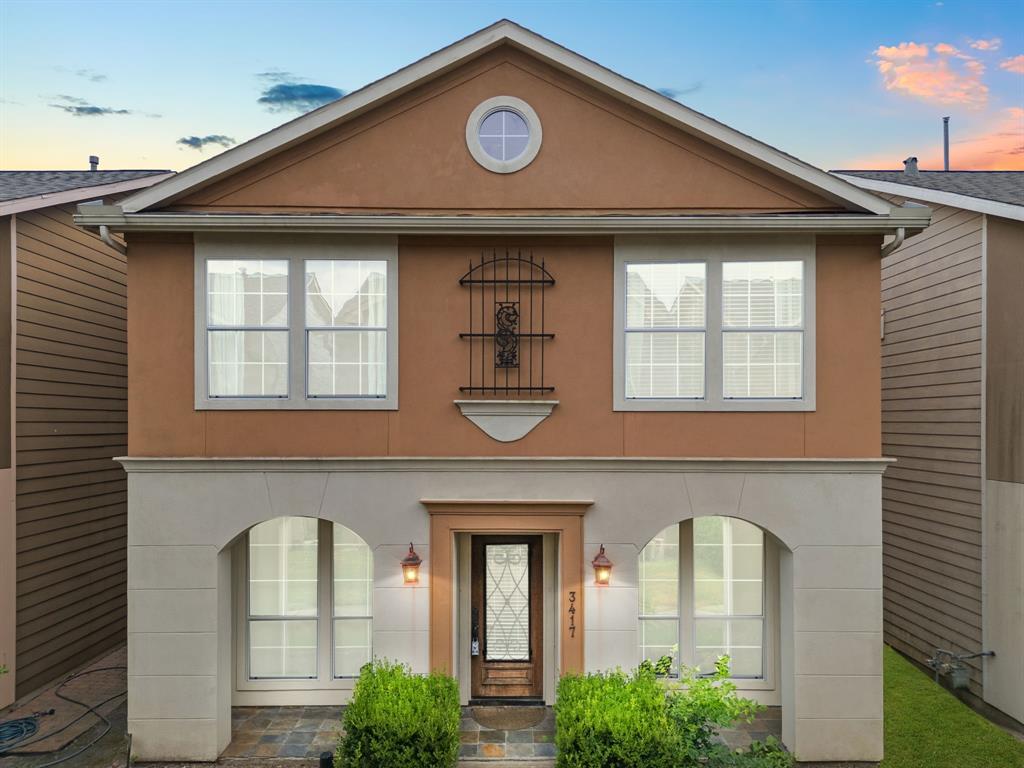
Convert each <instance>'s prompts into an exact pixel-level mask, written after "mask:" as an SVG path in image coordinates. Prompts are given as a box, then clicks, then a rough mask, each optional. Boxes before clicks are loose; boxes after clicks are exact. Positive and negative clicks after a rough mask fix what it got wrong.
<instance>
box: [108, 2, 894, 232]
mask: <svg viewBox="0 0 1024 768" xmlns="http://www.w3.org/2000/svg"><path fill="white" fill-rule="evenodd" d="M505 44H507V45H511V46H513V47H515V48H517V49H519V50H521V51H525V52H526V53H528V54H530V55H531V56H534V57H536V58H537V59H539V60H540V61H543V62H545V63H547V64H548V65H550V66H553V67H555V68H556V69H559V70H561V71H563V72H567V73H569V74H571V75H572V76H574V77H577V78H579V79H581V80H583V81H584V82H587V83H589V84H590V85H592V86H593V87H595V88H597V89H599V90H601V91H604V92H605V93H609V94H611V95H612V96H614V97H616V98H619V99H622V100H623V101H625V102H627V103H629V104H631V105H632V106H633V107H635V108H637V109H640V110H642V111H644V112H646V113H648V114H650V115H653V116H655V117H657V118H659V119H661V120H664V121H665V122H666V123H669V124H670V125H673V126H675V127H677V128H679V129H681V130H684V131H686V132H687V133H690V134H692V135H694V136H696V137H697V138H699V139H701V140H703V141H707V142H709V143H711V144H713V145H714V146H716V147H720V148H722V149H725V150H727V151H729V152H731V153H732V154H735V155H737V156H739V157H741V158H744V159H746V160H748V161H749V162H751V163H753V164H755V165H757V166H759V167H761V168H765V169H767V170H770V171H772V172H774V173H777V174H779V175H781V176H783V177H784V178H786V179H789V180H790V181H792V182H794V183H796V184H798V185H799V186H801V187H803V188H805V189H810V190H812V191H814V192H817V193H818V194H821V195H824V196H825V197H827V198H828V199H830V200H832V201H834V202H836V203H838V204H839V205H841V206H842V207H844V208H849V209H852V210H860V211H866V212H868V213H876V214H884V213H886V212H887V211H888V210H889V204H888V203H887V202H886V201H885V200H882V199H881V198H879V197H876V196H875V195H873V194H871V193H869V192H865V191H864V190H862V189H860V188H859V187H857V186H855V185H853V184H850V183H849V182H848V181H847V180H845V179H840V178H838V177H836V176H834V175H831V174H829V173H827V172H825V171H822V170H820V169H818V168H815V167H814V166H812V165H809V164H808V163H805V162H803V161H801V160H798V159H796V158H795V157H793V156H792V155H788V154H786V153H785V152H782V151H780V150H778V149H776V148H775V147H772V146H769V145H768V144H765V143H763V142H760V141H757V140H756V139H753V138H751V137H750V136H747V135H746V134H743V133H740V132H739V131H737V130H735V129H733V128H730V127H729V126H727V125H724V124H723V123H720V122H718V121H717V120H713V119H712V118H710V117H708V116H707V115H703V114H701V113H700V112H697V111H695V110H693V109H690V108H689V107H685V106H683V105H682V104H680V103H679V102H677V101H675V100H674V99H670V98H668V97H666V96H664V95H662V94H660V93H658V92H657V91H655V90H652V89H650V88H647V87H645V86H642V85H640V84H639V83H636V82H634V81H632V80H629V79H627V78H625V77H623V76H622V75H619V74H616V73H615V72H612V71H611V70H609V69H606V68H605V67H602V66H601V65H600V64H597V63H596V62H594V61H591V60H590V59H587V58H585V57H583V56H581V55H579V54H578V53H574V52H573V51H570V50H568V49H567V48H563V47H562V46H560V45H558V44H557V43H554V42H552V41H551V40H548V39H547V38H545V37H541V36H540V35H538V34H536V33H535V32H531V31H530V30H528V29H525V28H524V27H521V26H519V25H518V24H515V23H513V22H511V21H508V20H507V19H503V20H501V21H499V22H497V23H495V24H492V25H491V26H489V27H485V28H484V29H481V30H479V31H478V32H474V33H473V34H471V35H469V36H468V37H465V38H463V39H462V40H459V41H458V42H456V43H453V44H452V45H449V46H448V47H446V48H442V49H441V50H439V51H437V52H435V53H432V54H430V55H429V56H427V57H425V58H423V59H420V60H419V61H417V62H415V63H413V64H410V65H409V66H407V67H404V68H402V69H399V70H398V71H397V72H394V73H393V74H391V75H388V76H387V77H385V78H383V79H381V80H378V81H376V82H374V83H371V84H369V85H367V86H366V87H365V88H361V89H359V90H358V91H354V92H352V93H350V94H348V95H347V96H345V97H344V98H341V99H338V100H337V101H335V102H332V103H330V104H327V105H325V106H323V107H320V108H319V109H316V110H313V111H312V112H309V113H308V114H306V115H303V116H302V117H299V118H296V119H295V120H292V121H290V122H288V123H285V124H284V125H282V126H279V127H278V128H275V129H273V130H271V131H268V132H267V133H264V134H262V135H261V136H257V137H256V138H255V139H252V140H251V141H247V142H245V143H244V144H240V145H238V146H237V147H232V148H231V149H229V150H227V151H226V152H222V153H221V154H219V155H217V156H216V157H213V158H210V159H209V160H206V161H205V162H202V163H199V164H198V165H195V166H193V167H192V168H189V169H188V170H186V171H183V172H181V173H179V174H178V175H177V176H175V177H174V178H172V179H168V180H167V181H165V182H162V183H161V184H159V185H157V186H155V187H153V188H152V189H148V190H145V191H143V192H140V193H138V194H135V195H132V196H131V197H130V198H128V199H127V200H125V201H124V210H125V211H126V212H129V213H135V212H139V211H143V210H146V209H147V208H153V207H158V206H162V205H167V204H168V203H170V202H172V201H173V200H175V199H176V198H179V197H181V196H182V195H184V194H186V193H188V192H191V191H193V190H195V189H198V188H200V187H203V186H206V185H208V184H211V183H213V182H214V181H217V180H218V179H221V178H224V177H225V176H227V175H229V174H231V173H235V172H237V171H239V170H241V169H242V168H246V167H248V166H251V165H253V164H254V163H256V162H259V161H261V160H264V159H266V158H267V157H270V156H271V155H274V154H277V153H278V152H281V151H283V150H285V149H288V148H289V147H292V146H295V145H296V144H298V143H300V142H302V141H305V140H307V139H309V138H311V137H313V136H316V135H318V134H320V133H323V132H324V131H327V130H329V129H331V128H333V127H335V126H336V125H338V124H339V123H341V122H343V121H345V120H349V119H351V118H354V117H356V116H357V115H360V114H363V113H365V112H366V111H368V110H369V109H371V108H373V107H375V106H377V105H378V104H380V103H383V102H384V101H385V100H388V99H392V98H395V97H397V96H399V95H401V94H403V93H407V92H408V91H410V90H412V89H413V88H416V87H418V86H420V85H422V84H423V83H424V82H426V81H428V80H430V79H432V78H435V77H438V76H439V75H441V74H443V73H445V72H449V71H451V70H453V69H454V68H456V67H458V66H460V65H462V64H464V63H466V62H467V61H470V60H471V59H473V58H475V57H477V56H480V55H481V54H483V53H486V52H487V51H490V50H493V49H495V48H497V47H499V46H501V45H505Z"/></svg>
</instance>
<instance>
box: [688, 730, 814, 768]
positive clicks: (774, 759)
mask: <svg viewBox="0 0 1024 768" xmlns="http://www.w3.org/2000/svg"><path fill="white" fill-rule="evenodd" d="M793 765H794V761H793V756H792V755H791V754H790V753H789V752H787V751H786V750H785V749H784V748H783V746H782V744H780V743H779V740H778V739H776V738H775V737H774V736H769V737H768V738H767V739H766V740H765V741H755V742H754V743H753V744H751V745H750V748H749V749H746V750H736V751H735V752H731V751H729V749H727V748H726V747H723V746H716V747H713V748H712V749H711V750H709V751H708V754H707V759H706V762H705V763H704V768H793Z"/></svg>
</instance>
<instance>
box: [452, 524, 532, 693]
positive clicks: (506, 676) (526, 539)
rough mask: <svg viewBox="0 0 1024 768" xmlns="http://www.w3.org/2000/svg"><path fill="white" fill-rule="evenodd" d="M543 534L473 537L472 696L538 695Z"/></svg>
mask: <svg viewBox="0 0 1024 768" xmlns="http://www.w3.org/2000/svg"><path fill="white" fill-rule="evenodd" d="M541 550H542V537H540V536H474V537H473V557H472V607H471V616H470V631H471V633H472V636H471V639H470V654H471V657H472V697H473V698H474V699H491V698H541V697H542V696H543V695H544V676H543V670H544V666H543V659H542V643H543V636H544V634H543V627H542V625H541V621H542V619H541V617H542V616H543V615H544V612H543V608H544V605H543V599H544V595H543V583H544V581H543V573H542V566H541V562H542V552H541Z"/></svg>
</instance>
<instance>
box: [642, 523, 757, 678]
mask: <svg viewBox="0 0 1024 768" xmlns="http://www.w3.org/2000/svg"><path fill="white" fill-rule="evenodd" d="M638 567H639V576H638V584H639V591H640V605H639V632H640V635H639V646H640V656H641V658H642V659H650V660H652V661H654V660H657V659H659V658H660V657H662V656H665V655H671V656H672V658H673V662H674V664H673V666H674V667H675V666H676V665H678V664H679V663H682V664H684V665H687V666H692V667H696V668H698V669H699V670H700V671H701V672H711V671H713V670H714V664H715V661H716V660H717V659H718V657H720V656H723V655H727V656H729V658H730V670H731V676H732V677H734V678H763V677H764V671H765V667H764V635H765V614H764V605H765V601H764V533H763V532H762V531H761V529H760V528H758V527H757V526H755V525H752V524H751V523H747V522H745V521H743V520H738V519H735V518H730V517H699V518H695V519H694V520H692V521H686V522H683V523H680V524H678V525H670V526H669V527H668V528H666V529H665V530H663V531H662V532H661V533H659V534H658V535H657V536H655V537H654V538H653V539H652V540H651V541H650V542H649V543H648V544H647V546H646V547H644V549H643V550H642V551H641V553H640V557H639V562H638Z"/></svg>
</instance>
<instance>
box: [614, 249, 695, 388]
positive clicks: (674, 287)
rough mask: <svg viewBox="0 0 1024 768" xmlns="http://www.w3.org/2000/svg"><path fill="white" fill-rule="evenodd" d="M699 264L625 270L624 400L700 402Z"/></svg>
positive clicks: (642, 265) (663, 264) (637, 265)
mask: <svg viewBox="0 0 1024 768" xmlns="http://www.w3.org/2000/svg"><path fill="white" fill-rule="evenodd" d="M705 282H706V265H705V264H704V263H702V262H701V263H687V262H668V261H659V262H651V263H635V264H627V265H626V283H625V285H626V296H625V299H626V312H625V336H626V339H625V344H626V348H625V355H626V364H625V373H626V382H625V395H626V397H627V398H632V399H640V398H702V397H704V342H705V332H706V328H705V319H706V301H705Z"/></svg>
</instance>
